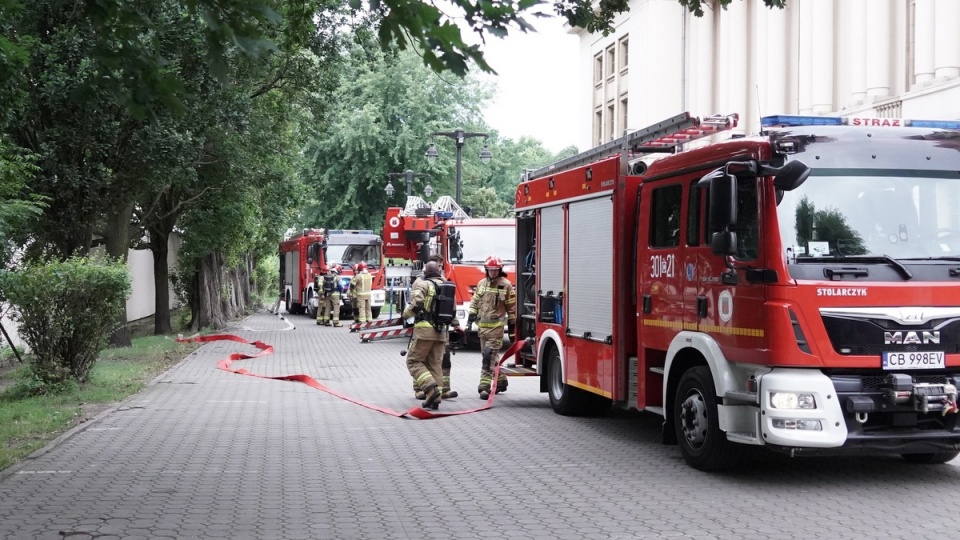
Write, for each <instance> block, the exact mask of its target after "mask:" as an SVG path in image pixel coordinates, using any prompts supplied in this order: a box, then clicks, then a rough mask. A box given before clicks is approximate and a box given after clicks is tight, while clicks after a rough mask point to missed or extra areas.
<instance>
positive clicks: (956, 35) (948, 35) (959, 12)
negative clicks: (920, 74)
mask: <svg viewBox="0 0 960 540" xmlns="http://www.w3.org/2000/svg"><path fill="white" fill-rule="evenodd" d="M936 2H937V4H936V17H935V19H936V29H935V30H934V34H935V39H936V45H935V50H934V67H935V69H936V71H935V72H934V75H935V76H936V77H937V78H938V79H939V78H954V77H957V76H960V32H958V31H957V24H958V23H960V2H958V1H957V0H936Z"/></svg>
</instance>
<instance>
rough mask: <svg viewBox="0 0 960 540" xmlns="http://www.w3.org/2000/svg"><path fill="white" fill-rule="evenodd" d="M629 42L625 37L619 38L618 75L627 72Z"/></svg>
mask: <svg viewBox="0 0 960 540" xmlns="http://www.w3.org/2000/svg"><path fill="white" fill-rule="evenodd" d="M629 43H630V40H629V39H627V38H626V37H624V38H620V73H623V72H625V71H627V67H628V66H629V63H628V60H629V59H630V55H629V50H630V48H629V47H628V45H629Z"/></svg>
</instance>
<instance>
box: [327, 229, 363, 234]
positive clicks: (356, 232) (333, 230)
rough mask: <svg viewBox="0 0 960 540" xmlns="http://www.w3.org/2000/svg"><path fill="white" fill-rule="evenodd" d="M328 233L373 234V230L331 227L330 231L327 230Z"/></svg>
mask: <svg viewBox="0 0 960 540" xmlns="http://www.w3.org/2000/svg"><path fill="white" fill-rule="evenodd" d="M327 234H373V231H372V230H368V229H358V230H344V229H330V230H329V231H327Z"/></svg>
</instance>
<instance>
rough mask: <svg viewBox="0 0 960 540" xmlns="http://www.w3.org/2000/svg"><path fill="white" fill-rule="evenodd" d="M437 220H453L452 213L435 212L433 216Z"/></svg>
mask: <svg viewBox="0 0 960 540" xmlns="http://www.w3.org/2000/svg"><path fill="white" fill-rule="evenodd" d="M433 215H434V217H436V218H437V219H451V218H453V212H451V211H449V210H447V211H444V212H436V213H434V214H433Z"/></svg>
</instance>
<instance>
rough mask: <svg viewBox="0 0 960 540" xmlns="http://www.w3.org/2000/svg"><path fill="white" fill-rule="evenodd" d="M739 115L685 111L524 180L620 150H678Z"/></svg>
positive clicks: (631, 153)
mask: <svg viewBox="0 0 960 540" xmlns="http://www.w3.org/2000/svg"><path fill="white" fill-rule="evenodd" d="M738 119H739V117H738V115H736V114H729V115H714V116H708V117H706V118H703V119H700V118H698V117H696V116H690V113H689V112H685V113H681V114H678V115H676V116H674V117H672V118H668V119H666V120H663V121H661V122H657V123H655V124H651V125H649V126H647V127H645V128H643V129H639V130H637V131H634V132H633V133H628V134H627V135H624V136H623V137H620V138H619V139H615V140H613V141H610V142H608V143H605V144H602V145H600V146H597V147H596V148H591V149H590V150H587V151H586V152H581V153H579V154H577V155H575V156H571V157H568V158H566V159H562V160H560V161H558V162H556V163H552V164H550V165H547V166H546V167H542V168H540V169H536V170H533V171H528V172H527V173H526V174H525V175H524V177H523V181H528V180H533V179H535V178H539V177H541V176H546V175H548V174H550V173H553V172H555V171H562V170H566V169H571V168H574V167H579V166H581V165H586V164H587V163H593V162H594V161H597V160H599V159H602V158H604V157H607V156H610V155H613V154H616V153H621V154H625V155H629V156H632V157H639V156H640V155H642V154H648V153H651V152H676V150H677V148H678V147H679V146H680V145H682V144H685V143H688V142H691V141H695V140H697V139H700V138H703V137H707V136H710V135H713V134H715V133H719V132H721V131H725V130H728V129H733V128H735V127H737V121H738Z"/></svg>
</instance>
